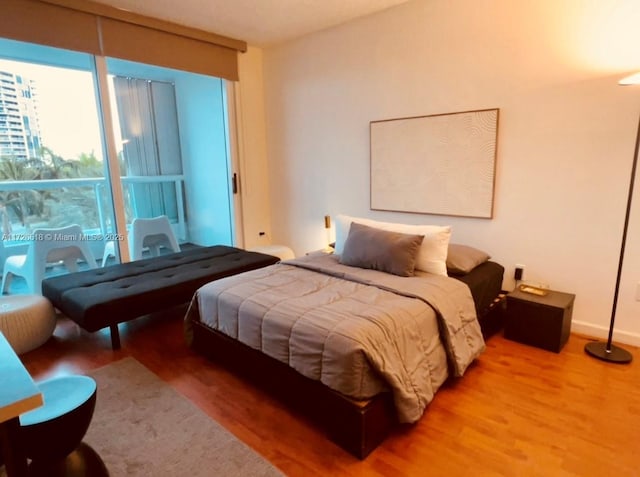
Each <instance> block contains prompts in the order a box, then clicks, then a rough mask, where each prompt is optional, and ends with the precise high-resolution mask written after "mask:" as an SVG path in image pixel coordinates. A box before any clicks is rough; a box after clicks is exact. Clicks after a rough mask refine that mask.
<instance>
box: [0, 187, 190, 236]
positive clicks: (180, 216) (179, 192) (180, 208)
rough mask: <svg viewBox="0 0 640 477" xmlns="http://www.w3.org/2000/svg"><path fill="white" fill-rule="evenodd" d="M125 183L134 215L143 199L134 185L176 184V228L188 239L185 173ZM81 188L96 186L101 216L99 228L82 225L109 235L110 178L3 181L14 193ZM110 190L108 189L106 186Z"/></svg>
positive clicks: (44, 220) (88, 230) (97, 204)
mask: <svg viewBox="0 0 640 477" xmlns="http://www.w3.org/2000/svg"><path fill="white" fill-rule="evenodd" d="M120 179H121V181H122V184H123V186H124V187H128V188H129V197H130V198H131V201H130V207H131V213H132V215H133V217H134V218H135V217H137V216H138V213H137V212H138V211H137V204H136V202H137V201H138V200H140V198H139V197H136V194H135V193H134V191H133V186H134V185H136V184H166V183H169V184H173V188H174V191H175V199H176V211H177V223H176V224H174V227H175V228H176V235H177V237H178V240H179V241H184V240H186V231H187V227H186V223H185V207H184V200H183V184H184V176H183V175H164V176H122V177H121V178H120ZM77 187H91V188H92V189H93V196H94V198H95V204H96V211H97V215H98V230H96V229H95V228H94V227H87V224H79V225H81V226H82V227H83V229H85V232H86V233H97V232H99V233H100V234H102V236H106V235H107V233H109V232H113V231H110V230H109V221H108V220H107V217H108V215H107V213H106V211H105V210H104V207H103V203H102V202H103V201H102V200H101V195H102V190H103V189H105V188H106V187H108V184H107V179H106V178H103V177H95V178H93V177H92V178H73V179H48V180H24V181H0V192H12V191H28V190H35V191H42V190H56V189H63V188H64V189H70V188H77ZM105 190H106V189H105ZM42 222H43V223H42V224H39V225H38V226H41V227H48V225H47V224H46V218H44V219H43V221H42ZM9 242H10V243H12V244H13V245H18V244H19V243H20V241H19V240H18V241H11V240H10V241H9Z"/></svg>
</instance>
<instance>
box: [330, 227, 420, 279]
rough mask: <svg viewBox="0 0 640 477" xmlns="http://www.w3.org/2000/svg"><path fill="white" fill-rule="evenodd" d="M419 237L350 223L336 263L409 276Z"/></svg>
mask: <svg viewBox="0 0 640 477" xmlns="http://www.w3.org/2000/svg"><path fill="white" fill-rule="evenodd" d="M423 239H424V235H410V234H401V233H399V232H390V231H387V230H381V229H376V228H374V227H369V226H367V225H362V224H358V223H356V222H352V223H351V227H350V228H349V235H348V236H347V240H346V241H345V243H344V249H343V251H342V254H341V255H340V263H342V264H344V265H351V266H353V267H360V268H371V269H373V270H379V271H381V272H387V273H392V274H394V275H399V276H401V277H412V276H413V275H414V270H415V266H416V257H417V256H418V252H419V251H420V245H421V244H422V240H423Z"/></svg>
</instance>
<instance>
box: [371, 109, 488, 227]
mask: <svg viewBox="0 0 640 477" xmlns="http://www.w3.org/2000/svg"><path fill="white" fill-rule="evenodd" d="M498 116H499V109H486V110H481V111H465V112H460V113H450V114H437V115H432V116H420V117H412V118H401V119H388V120H383V121H372V122H371V124H370V134H371V209H372V210H388V211H396V212H414V213H422V214H437V215H454V216H464V217H480V218H491V217H492V216H493V189H494V182H495V163H496V148H497V137H498Z"/></svg>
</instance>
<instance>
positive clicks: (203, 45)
mask: <svg viewBox="0 0 640 477" xmlns="http://www.w3.org/2000/svg"><path fill="white" fill-rule="evenodd" d="M0 9H1V14H0V36H2V37H5V38H11V39H14V40H20V41H27V42H31V43H38V44H43V45H48V46H54V47H58V48H66V49H69V50H76V51H84V52H87V53H91V54H95V55H102V56H111V57H115V58H120V59H124V60H131V61H137V62H140V63H147V64H152V65H158V66H165V67H168V68H175V69H179V70H184V71H190V72H193V73H201V74H206V75H210V76H216V77H220V78H225V79H229V80H232V81H237V80H238V59H237V55H238V52H244V51H246V49H247V44H246V43H245V42H244V41H241V40H236V39H233V38H228V37H225V36H221V35H217V34H214V33H209V32H205V31H203V30H197V29H194V28H189V27H185V26H182V25H178V24H175V23H171V22H167V21H163V20H159V19H155V18H151V17H146V16H144V15H138V14H135V13H131V12H127V11H124V10H119V9H117V8H114V7H110V6H108V5H103V4H100V3H96V2H92V1H90V0H2V6H1V7H0Z"/></svg>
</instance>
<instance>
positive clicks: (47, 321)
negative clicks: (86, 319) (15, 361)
mask: <svg viewBox="0 0 640 477" xmlns="http://www.w3.org/2000/svg"><path fill="white" fill-rule="evenodd" d="M55 327H56V313H55V310H54V309H53V305H51V302H49V300H47V299H46V298H45V297H43V296H40V295H9V296H3V297H0V331H2V333H3V334H4V336H5V338H7V341H8V342H9V344H10V345H11V347H12V348H13V350H14V351H15V352H16V354H23V353H26V352H27V351H31V350H32V349H35V348H37V347H38V346H40V345H42V344H44V343H45V342H46V341H47V340H48V339H49V338H51V335H52V334H53V330H54V329H55Z"/></svg>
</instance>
